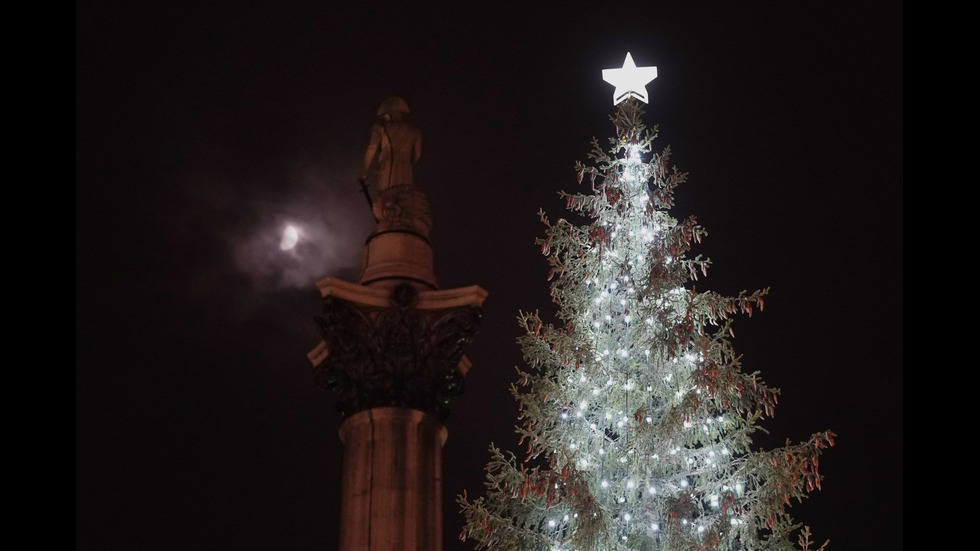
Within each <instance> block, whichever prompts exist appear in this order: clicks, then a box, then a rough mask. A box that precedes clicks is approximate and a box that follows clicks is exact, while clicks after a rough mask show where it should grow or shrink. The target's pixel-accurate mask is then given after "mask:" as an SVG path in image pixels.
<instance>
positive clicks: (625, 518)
mask: <svg viewBox="0 0 980 551" xmlns="http://www.w3.org/2000/svg"><path fill="white" fill-rule="evenodd" d="M631 518H633V517H632V516H630V514H629V513H626V514H625V515H623V520H625V521H626V522H629V521H630V519H631ZM624 537H625V536H624Z"/></svg>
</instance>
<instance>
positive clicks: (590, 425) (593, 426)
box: [589, 423, 602, 453]
mask: <svg viewBox="0 0 980 551" xmlns="http://www.w3.org/2000/svg"><path fill="white" fill-rule="evenodd" d="M589 428H590V429H592V430H595V423H591V424H589ZM599 453H602V450H599Z"/></svg>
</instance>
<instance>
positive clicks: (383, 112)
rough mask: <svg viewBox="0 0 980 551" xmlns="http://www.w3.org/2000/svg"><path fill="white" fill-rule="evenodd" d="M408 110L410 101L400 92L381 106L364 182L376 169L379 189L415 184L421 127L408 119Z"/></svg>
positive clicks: (363, 174)
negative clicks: (415, 167)
mask: <svg viewBox="0 0 980 551" xmlns="http://www.w3.org/2000/svg"><path fill="white" fill-rule="evenodd" d="M409 112H410V111H409V109H408V104H407V103H405V100H403V99H402V98H400V97H398V96H392V97H390V98H388V99H386V100H385V101H384V102H383V103H382V104H381V106H380V107H378V113H377V115H378V118H377V120H376V121H375V123H374V125H373V126H372V127H371V138H370V141H369V142H368V147H367V151H366V152H365V153H364V163H363V164H362V166H361V177H360V180H361V182H364V181H365V180H367V178H368V176H369V175H370V174H371V173H372V172H374V173H375V174H376V176H377V184H378V191H379V192H383V191H385V190H386V189H388V188H390V187H393V186H400V185H414V184H415V177H414V174H413V167H414V165H415V163H416V161H418V160H419V156H420V155H421V154H422V131H421V130H420V129H419V128H418V127H417V126H415V125H413V124H411V123H410V122H408V121H407V120H405V119H406V117H407V116H408V114H409ZM372 169H375V170H373V171H372Z"/></svg>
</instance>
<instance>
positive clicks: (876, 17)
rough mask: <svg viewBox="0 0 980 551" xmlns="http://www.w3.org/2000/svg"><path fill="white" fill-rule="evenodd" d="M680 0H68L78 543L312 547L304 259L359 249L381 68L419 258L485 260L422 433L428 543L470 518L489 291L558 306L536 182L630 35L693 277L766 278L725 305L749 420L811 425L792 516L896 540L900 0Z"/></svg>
mask: <svg viewBox="0 0 980 551" xmlns="http://www.w3.org/2000/svg"><path fill="white" fill-rule="evenodd" d="M400 4H407V3H400ZM692 4H695V3H693V2H641V3H636V5H635V6H634V5H631V4H630V3H628V2H622V3H602V2H593V3H588V4H586V3H578V2H564V3H561V4H558V3H556V4H555V5H556V6H557V5H560V6H562V7H561V8H560V9H550V10H549V9H543V8H533V9H532V8H526V7H517V4H512V6H513V7H510V8H508V7H502V6H507V5H508V3H501V2H492V3H491V2H472V3H471V2H457V3H453V4H452V7H440V8H437V9H436V8H432V9H428V8H419V7H408V6H405V5H394V4H393V5H377V6H376V7H373V8H367V7H365V8H343V9H341V8H337V7H332V6H331V3H328V2H282V3H260V2H226V1H222V0H219V1H217V2H166V3H162V2H160V3H153V4H150V3H145V2H142V3H141V2H135V3H134V2H126V3H124V2H112V1H104V2H98V1H92V2H81V3H76V11H75V14H76V33H75V37H76V38H75V208H76V213H75V227H76V230H75V533H76V540H75V541H76V548H77V549H86V550H89V549H92V550H115V549H127V550H131V549H152V550H169V549H207V550H214V549H250V550H251V549H255V550H267V549H268V550H293V549H296V550H300V549H310V550H313V549H316V550H323V549H334V548H335V547H336V545H337V531H338V525H337V519H338V514H339V513H338V511H339V505H340V503H339V485H340V478H339V460H340V454H341V447H340V442H339V439H338V437H337V428H338V426H339V422H340V419H339V417H338V415H337V413H336V411H335V400H334V398H333V396H331V395H330V394H329V393H327V392H326V391H323V390H321V389H320V388H319V387H317V386H316V385H315V384H314V382H313V377H312V372H311V366H310V364H309V362H308V360H307V359H306V353H307V352H309V351H310V350H311V349H312V348H313V347H314V346H315V345H316V344H317V342H319V336H318V335H317V333H316V328H315V325H314V323H313V316H315V315H316V314H318V313H319V311H320V301H319V293H318V291H317V289H316V285H315V282H316V281H317V280H318V279H321V278H323V277H327V276H334V277H340V278H343V279H347V280H354V281H356V279H357V277H358V275H359V265H360V261H361V256H360V255H361V251H362V246H363V243H364V239H365V238H366V237H367V235H368V234H369V233H370V232H371V230H372V229H373V220H372V218H371V215H370V213H369V211H368V209H367V206H366V203H365V202H364V198H363V197H362V196H361V195H360V194H359V193H358V188H357V185H356V176H357V172H358V169H359V163H360V158H361V156H362V154H363V151H364V148H365V145H366V140H367V137H368V130H369V127H370V124H371V122H372V120H373V117H374V112H375V109H376V108H377V106H378V104H379V103H380V102H381V101H382V100H383V99H384V98H385V97H387V96H389V95H392V94H398V95H401V96H402V97H404V98H405V99H406V100H407V101H408V103H409V105H410V106H411V107H412V111H413V114H412V120H413V121H414V122H415V123H416V124H418V125H419V126H420V127H421V128H422V130H423V131H424V133H425V140H424V147H423V153H422V158H421V160H420V162H419V164H418V166H417V170H416V174H417V178H418V181H419V183H420V185H421V186H422V187H423V188H424V189H425V190H426V191H427V192H428V193H429V195H430V196H431V198H432V203H433V211H434V227H433V230H432V235H431V239H432V243H433V247H434V250H435V269H436V276H437V278H438V280H439V283H440V285H441V286H442V287H443V288H451V287H463V286H468V285H480V286H481V287H483V288H484V289H486V290H487V291H488V293H489V296H488V298H487V300H486V302H485V312H484V318H483V324H482V326H481V330H480V333H479V334H478V336H477V339H476V342H475V343H474V344H473V345H472V346H471V347H470V348H469V349H468V353H467V355H468V356H469V358H470V359H471V361H472V362H473V368H472V370H471V372H470V374H469V377H468V379H467V383H466V391H465V393H464V394H463V395H462V396H461V397H460V398H458V399H457V401H456V402H455V403H454V405H453V408H452V415H451V416H450V418H449V419H448V420H447V426H448V428H449V440H448V442H447V444H446V447H445V450H444V453H445V476H444V487H445V488H444V489H445V498H444V513H445V525H446V539H445V544H446V549H447V550H457V549H459V550H462V549H472V548H473V546H472V543H467V544H463V543H461V542H459V541H458V540H457V538H456V536H457V534H458V531H459V526H460V524H461V519H460V516H459V514H458V511H457V507H456V505H455V496H456V495H457V494H458V493H460V492H462V491H463V490H466V491H468V492H469V493H470V494H479V493H481V491H482V482H483V476H484V473H483V466H484V464H485V461H486V459H487V453H486V449H487V447H488V446H489V444H490V443H491V442H495V443H497V444H498V445H499V446H501V447H503V448H505V449H514V450H516V449H517V446H516V438H515V436H514V432H513V427H514V425H515V424H516V423H517V418H516V411H517V408H516V405H515V403H514V401H513V399H512V398H511V397H510V395H509V393H508V390H507V389H508V386H509V384H510V383H511V382H512V381H513V380H514V369H513V368H514V366H515V365H517V364H518V363H520V361H521V358H520V354H519V350H518V348H517V345H516V344H515V339H516V337H517V336H518V334H519V332H518V327H517V324H516V316H517V313H518V310H521V309H526V310H534V309H541V311H542V312H550V311H552V309H551V303H550V299H549V295H548V283H547V281H546V276H547V271H548V268H547V265H546V262H545V260H544V258H543V257H542V256H541V254H540V250H539V249H538V248H537V247H536V246H535V245H534V239H535V238H536V237H538V236H540V235H542V233H543V227H542V226H541V224H540V222H539V221H538V217H537V211H538V209H539V208H544V209H545V210H546V211H548V212H549V213H551V214H552V215H553V216H554V217H560V216H563V215H564V212H565V211H564V209H563V207H562V204H561V203H560V202H559V200H558V195H557V193H558V191H559V190H562V189H564V190H569V191H575V190H576V189H579V188H578V184H577V181H576V177H575V173H574V171H573V170H572V166H573V164H574V162H575V161H576V160H582V161H584V160H586V154H587V153H588V151H589V142H590V140H591V138H592V137H593V136H595V137H598V138H599V139H600V140H602V141H603V142H604V143H605V140H606V138H607V137H609V136H611V135H612V133H613V129H612V125H611V124H610V123H609V122H608V117H609V115H610V114H612V113H613V110H614V108H613V105H612V87H611V86H610V85H609V84H607V83H605V82H603V81H602V78H601V70H602V69H604V68H612V67H619V66H621V65H622V63H623V58H624V57H625V54H626V52H631V53H632V56H633V59H634V60H635V61H636V63H637V65H640V66H645V65H654V66H657V68H658V72H659V76H658V78H657V79H656V80H654V81H653V82H652V83H650V84H649V85H648V87H647V90H648V92H649V94H650V104H649V105H648V107H647V109H646V112H647V116H646V120H647V122H648V124H650V125H651V126H652V125H655V124H658V125H659V128H660V139H659V140H657V142H655V145H656V144H659V146H660V147H664V146H668V145H669V146H671V148H672V150H673V153H674V155H673V162H674V164H676V165H677V166H678V167H679V168H680V169H681V170H683V171H686V172H688V173H689V181H688V183H687V184H685V185H684V186H683V187H682V188H680V189H679V190H678V193H677V207H676V209H675V210H674V211H673V214H674V215H675V217H678V218H683V217H685V216H687V215H690V214H693V215H696V216H697V217H698V220H699V221H700V222H701V223H702V224H703V225H704V226H705V227H706V229H707V231H708V237H707V238H706V239H705V241H704V242H703V244H702V245H700V246H699V247H698V248H697V249H696V250H695V253H701V254H704V255H705V256H707V257H709V258H711V259H712V261H713V266H712V269H711V270H710V271H709V274H708V277H707V278H706V279H702V280H701V281H700V282H698V286H699V288H702V289H711V290H715V291H719V292H722V293H726V294H734V293H737V292H738V291H740V290H743V289H748V290H753V289H757V288H764V287H770V288H771V292H770V295H769V297H768V298H767V300H766V309H765V311H764V312H762V313H757V314H756V315H754V316H753V317H752V318H751V319H749V318H747V317H742V318H739V319H738V320H737V321H736V323H735V326H734V329H735V335H736V339H735V340H734V346H735V349H736V351H738V352H741V353H743V354H744V357H743V360H742V361H743V367H744V369H746V370H747V371H756V370H758V371H761V373H762V375H763V378H764V379H765V380H767V381H768V382H769V383H770V384H772V385H774V386H776V387H779V388H781V389H782V394H781V396H780V401H779V407H778V408H777V410H776V416H775V418H774V419H772V420H769V421H767V422H766V423H765V424H764V425H763V427H764V428H766V429H767V430H769V431H770V434H769V435H768V436H766V435H763V437H762V438H760V439H759V440H758V444H759V445H760V446H762V447H767V448H768V447H774V446H778V445H781V444H783V443H784V442H785V440H786V439H787V438H789V439H792V440H794V441H797V440H801V439H805V438H806V437H808V436H809V435H810V434H812V433H814V432H817V431H820V430H823V429H831V430H833V431H835V432H836V433H837V434H838V435H839V437H838V443H837V446H836V447H835V448H832V449H830V450H829V451H828V452H827V453H826V454H825V455H824V456H823V458H822V460H821V470H822V472H823V474H824V475H825V477H826V478H825V480H824V484H823V490H822V491H818V492H815V493H813V494H811V495H810V498H809V499H807V500H806V501H805V502H804V503H803V504H801V505H797V506H795V507H794V508H793V509H792V511H793V514H794V516H795V517H796V518H797V520H799V521H801V522H805V523H807V524H810V525H811V526H812V529H813V532H814V534H815V537H816V539H817V540H818V541H820V542H822V541H823V540H825V539H828V538H829V539H830V540H831V549H832V550H836V551H844V550H864V549H885V550H889V549H901V548H902V546H903V444H902V441H903V420H902V416H903V397H902V393H903V363H904V361H903V342H902V341H903V279H904V278H903V213H902V208H903V197H902V195H903V159H902V156H903V54H902V48H903V13H902V5H901V3H900V2H889V1H883V0H872V1H864V2H850V1H848V2H845V1H837V0H835V1H831V2H821V3H812V2H811V3H800V2H775V1H774V2H713V3H697V4H699V5H702V4H714V5H715V7H712V8H707V7H693V8H692V7H691V5H692ZM746 5H748V6H749V7H746ZM719 6H720V7H719ZM286 223H293V224H296V225H298V226H299V227H300V228H301V229H302V230H303V236H304V240H303V241H302V242H301V243H300V245H299V247H298V248H297V249H296V250H295V251H293V252H290V253H284V252H282V251H280V250H279V247H278V244H279V234H280V232H281V230H282V228H283V226H284V225H285V224H286Z"/></svg>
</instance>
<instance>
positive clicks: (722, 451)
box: [721, 448, 729, 455]
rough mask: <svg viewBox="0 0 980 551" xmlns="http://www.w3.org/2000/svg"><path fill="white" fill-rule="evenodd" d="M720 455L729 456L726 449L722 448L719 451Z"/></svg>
mask: <svg viewBox="0 0 980 551" xmlns="http://www.w3.org/2000/svg"><path fill="white" fill-rule="evenodd" d="M721 454H722V455H728V454H729V451H728V448H722V449H721Z"/></svg>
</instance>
